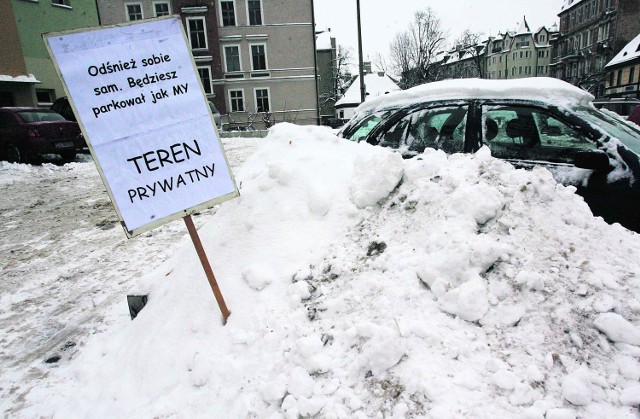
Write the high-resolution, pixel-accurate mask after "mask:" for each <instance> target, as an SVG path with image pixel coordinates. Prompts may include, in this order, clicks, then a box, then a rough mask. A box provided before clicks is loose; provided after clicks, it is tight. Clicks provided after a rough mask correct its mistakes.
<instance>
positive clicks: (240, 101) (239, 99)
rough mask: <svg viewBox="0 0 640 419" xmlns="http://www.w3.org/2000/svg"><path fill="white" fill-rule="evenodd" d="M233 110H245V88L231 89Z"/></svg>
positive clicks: (230, 98)
mask: <svg viewBox="0 0 640 419" xmlns="http://www.w3.org/2000/svg"><path fill="white" fill-rule="evenodd" d="M229 105H230V106H229V109H231V112H244V90H229Z"/></svg>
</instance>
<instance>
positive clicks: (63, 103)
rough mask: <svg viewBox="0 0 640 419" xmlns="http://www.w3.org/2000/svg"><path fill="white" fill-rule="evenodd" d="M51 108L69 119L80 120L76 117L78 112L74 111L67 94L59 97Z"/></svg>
mask: <svg viewBox="0 0 640 419" xmlns="http://www.w3.org/2000/svg"><path fill="white" fill-rule="evenodd" d="M51 110H52V111H54V112H58V113H59V114H60V115H62V116H63V117H64V119H66V120H67V121H74V122H77V121H78V120H77V119H76V114H74V113H73V109H72V108H71V104H70V103H69V99H67V97H66V96H62V97H59V98H57V99H56V100H55V101H54V102H53V104H52V105H51Z"/></svg>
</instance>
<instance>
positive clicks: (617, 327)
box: [593, 313, 640, 346]
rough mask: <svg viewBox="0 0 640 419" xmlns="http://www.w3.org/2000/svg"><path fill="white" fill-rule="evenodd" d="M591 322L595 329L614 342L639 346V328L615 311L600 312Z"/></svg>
mask: <svg viewBox="0 0 640 419" xmlns="http://www.w3.org/2000/svg"><path fill="white" fill-rule="evenodd" d="M593 324H594V326H595V327H596V329H598V330H599V331H601V332H602V333H604V334H605V335H607V337H608V338H609V339H610V340H612V341H614V342H616V343H618V342H621V343H628V344H630V345H636V346H640V329H638V328H637V327H636V326H634V325H633V324H631V323H630V322H628V321H627V320H625V319H624V318H623V317H622V316H621V315H619V314H617V313H603V314H600V315H598V318H596V321H595V322H594V323H593Z"/></svg>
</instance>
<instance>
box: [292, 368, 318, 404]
mask: <svg viewBox="0 0 640 419" xmlns="http://www.w3.org/2000/svg"><path fill="white" fill-rule="evenodd" d="M314 386H315V381H314V380H313V378H311V376H310V375H309V373H308V372H307V370H305V369H304V368H302V367H295V368H294V369H293V371H292V372H291V375H290V376H289V383H288V384H287V391H288V392H289V394H291V395H293V396H294V397H296V398H298V397H311V395H312V394H313V387H314Z"/></svg>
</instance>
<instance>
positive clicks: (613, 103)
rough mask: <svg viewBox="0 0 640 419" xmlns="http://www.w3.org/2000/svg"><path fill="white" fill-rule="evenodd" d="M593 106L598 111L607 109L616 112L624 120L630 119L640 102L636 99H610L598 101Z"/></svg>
mask: <svg viewBox="0 0 640 419" xmlns="http://www.w3.org/2000/svg"><path fill="white" fill-rule="evenodd" d="M593 105H594V106H595V107H596V108H598V109H606V110H609V111H611V112H615V113H617V114H618V115H620V116H621V117H623V118H628V117H629V115H631V112H632V111H633V108H635V107H636V106H638V105H640V100H638V99H634V98H624V97H623V98H608V99H596V100H594V101H593Z"/></svg>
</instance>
